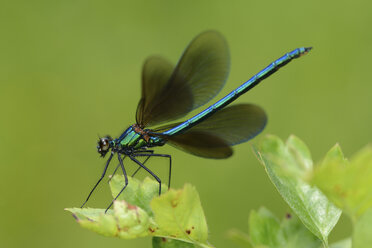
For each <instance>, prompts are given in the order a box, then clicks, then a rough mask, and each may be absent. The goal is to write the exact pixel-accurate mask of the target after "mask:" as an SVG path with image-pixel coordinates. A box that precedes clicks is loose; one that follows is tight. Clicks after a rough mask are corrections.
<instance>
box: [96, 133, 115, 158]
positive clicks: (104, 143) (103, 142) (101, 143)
mask: <svg viewBox="0 0 372 248" xmlns="http://www.w3.org/2000/svg"><path fill="white" fill-rule="evenodd" d="M111 141H112V138H111V137H110V136H105V137H103V138H99V140H98V142H97V143H98V145H97V151H98V153H99V154H101V157H104V156H105V155H106V153H107V152H108V151H109V149H110V148H111V145H110V143H111Z"/></svg>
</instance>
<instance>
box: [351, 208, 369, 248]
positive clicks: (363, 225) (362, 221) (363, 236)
mask: <svg viewBox="0 0 372 248" xmlns="http://www.w3.org/2000/svg"><path fill="white" fill-rule="evenodd" d="M371 244H372V208H370V209H368V210H367V211H366V212H365V213H364V214H363V215H362V216H361V217H360V218H359V219H358V221H357V222H356V225H355V227H354V234H353V248H366V247H371Z"/></svg>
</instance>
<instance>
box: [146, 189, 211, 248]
mask: <svg viewBox="0 0 372 248" xmlns="http://www.w3.org/2000/svg"><path fill="white" fill-rule="evenodd" d="M151 208H152V210H153V212H154V216H155V222H156V224H157V225H158V228H157V229H155V230H154V235H156V236H165V237H173V238H176V239H180V240H184V241H189V242H193V243H195V242H197V243H204V244H206V242H207V238H208V227H207V222H206V220H205V216H204V212H203V209H202V207H201V204H200V199H199V195H198V193H197V191H196V189H195V188H194V187H193V186H191V185H190V184H186V185H185V186H184V188H183V189H182V190H174V189H170V190H169V191H168V192H167V193H166V194H163V195H161V196H159V197H157V198H155V199H153V201H152V202H151Z"/></svg>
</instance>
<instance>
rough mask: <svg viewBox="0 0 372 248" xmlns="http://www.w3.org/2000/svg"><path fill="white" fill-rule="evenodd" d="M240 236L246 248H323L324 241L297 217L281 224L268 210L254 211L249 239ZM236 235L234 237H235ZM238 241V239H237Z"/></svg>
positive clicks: (285, 220) (287, 217)
mask: <svg viewBox="0 0 372 248" xmlns="http://www.w3.org/2000/svg"><path fill="white" fill-rule="evenodd" d="M234 233H235V234H236V233H237V234H238V237H239V240H244V242H241V241H239V243H240V244H242V245H244V244H245V246H244V247H247V248H250V247H254V248H259V247H260V248H298V247H301V248H321V247H322V241H321V240H319V239H318V237H316V236H315V235H314V234H313V233H312V232H310V231H309V230H308V229H307V228H306V227H305V226H304V225H303V224H302V223H301V221H299V219H298V218H297V217H295V216H291V215H287V216H286V218H284V219H283V220H282V221H281V222H280V221H279V220H278V219H277V218H276V217H275V216H274V215H273V214H272V213H271V212H270V211H269V210H267V209H265V208H260V209H259V211H257V212H256V211H252V212H251V214H250V218H249V237H248V235H244V234H243V233H239V232H236V231H235V232H234ZM235 234H234V235H235ZM235 240H236V239H235Z"/></svg>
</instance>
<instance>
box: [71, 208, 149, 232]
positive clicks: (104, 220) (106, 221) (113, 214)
mask: <svg viewBox="0 0 372 248" xmlns="http://www.w3.org/2000/svg"><path fill="white" fill-rule="evenodd" d="M66 210H67V211H70V212H71V213H72V214H73V215H74V217H75V219H76V221H77V222H78V223H79V224H80V225H81V226H82V227H84V228H87V229H89V230H91V231H94V232H97V233H99V234H101V235H104V236H108V237H119V238H122V239H133V238H138V237H144V236H147V235H149V234H150V231H149V229H150V227H151V223H150V218H149V216H148V214H147V213H146V212H145V211H144V210H142V209H141V208H138V207H137V206H133V205H130V204H128V203H127V202H125V201H115V202H114V210H109V211H108V212H107V214H105V213H104V212H105V210H104V209H93V208H84V209H81V208H67V209H66Z"/></svg>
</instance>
